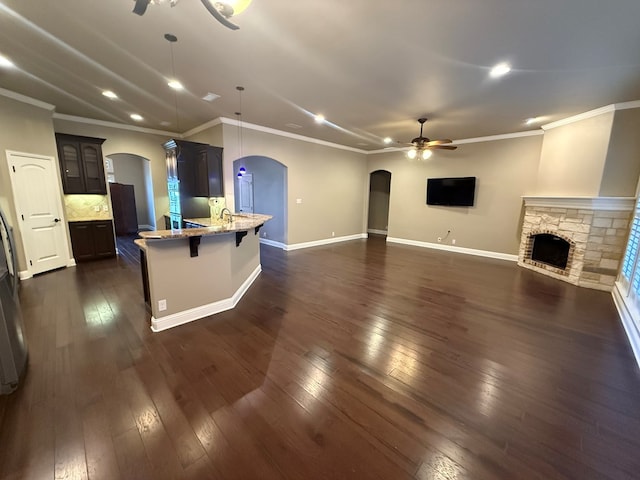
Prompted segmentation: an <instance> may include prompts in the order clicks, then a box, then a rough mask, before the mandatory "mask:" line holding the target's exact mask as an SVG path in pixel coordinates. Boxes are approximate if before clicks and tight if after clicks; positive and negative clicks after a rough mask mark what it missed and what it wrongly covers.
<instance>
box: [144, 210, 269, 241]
mask: <svg viewBox="0 0 640 480" xmlns="http://www.w3.org/2000/svg"><path fill="white" fill-rule="evenodd" d="M231 218H232V220H233V221H232V222H230V223H225V224H222V225H218V224H212V222H211V219H210V218H185V219H183V220H184V221H185V222H189V223H196V224H198V225H203V226H202V228H177V229H172V230H155V231H152V232H140V233H139V235H140V236H141V237H142V238H143V239H144V240H171V239H176V238H190V237H204V236H209V235H222V234H227V233H237V232H246V231H248V230H251V229H252V228H258V227H260V226H261V225H263V224H264V222H266V221H267V220H270V219H271V218H273V217H272V216H271V215H262V214H259V213H243V214H233V215H232V216H231ZM139 246H140V245H139Z"/></svg>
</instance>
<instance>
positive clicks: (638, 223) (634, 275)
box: [619, 199, 640, 312]
mask: <svg viewBox="0 0 640 480" xmlns="http://www.w3.org/2000/svg"><path fill="white" fill-rule="evenodd" d="M639 253H640V199H639V200H638V201H637V202H636V208H635V210H634V212H633V219H632V221H631V230H630V232H629V241H628V242H627V250H626V252H625V254H624V259H623V260H622V269H621V271H620V278H619V285H620V287H621V289H620V290H621V293H622V294H623V295H624V296H626V297H627V302H628V303H629V305H628V306H631V307H634V308H632V309H635V311H636V312H640V258H639V257H640V255H639Z"/></svg>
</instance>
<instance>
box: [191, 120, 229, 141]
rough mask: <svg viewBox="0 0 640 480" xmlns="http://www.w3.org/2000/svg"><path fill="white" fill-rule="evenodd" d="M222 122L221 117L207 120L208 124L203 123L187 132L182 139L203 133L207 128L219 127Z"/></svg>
mask: <svg viewBox="0 0 640 480" xmlns="http://www.w3.org/2000/svg"><path fill="white" fill-rule="evenodd" d="M221 124H222V120H221V117H217V118H214V119H213V120H209V121H208V122H205V123H203V124H202V125H198V126H197V127H193V128H192V129H191V130H187V131H186V132H184V133H183V134H182V136H183V137H184V138H187V137H190V136H191V135H195V134H196V133H200V132H204V131H205V130H206V129H207V128H211V127H215V126H216V125H221Z"/></svg>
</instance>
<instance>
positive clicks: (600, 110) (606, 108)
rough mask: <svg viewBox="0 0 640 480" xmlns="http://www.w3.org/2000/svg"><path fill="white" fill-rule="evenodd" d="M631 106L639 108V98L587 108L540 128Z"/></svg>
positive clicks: (547, 128) (558, 125)
mask: <svg viewBox="0 0 640 480" xmlns="http://www.w3.org/2000/svg"><path fill="white" fill-rule="evenodd" d="M631 108H640V100H634V101H631V102H622V103H612V104H611V105H605V106H604V107H600V108H596V109H594V110H589V111H588V112H584V113H579V114H578V115H573V116H571V117H567V118H563V119H562V120H558V121H557V122H551V123H547V124H545V125H542V126H541V127H540V128H542V130H551V129H554V128H558V127H563V126H565V125H569V124H571V123H575V122H580V121H582V120H586V119H588V118H593V117H597V116H598V115H603V114H605V113H611V112H615V111H617V110H629V109H631Z"/></svg>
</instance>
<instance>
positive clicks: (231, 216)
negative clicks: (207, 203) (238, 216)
mask: <svg viewBox="0 0 640 480" xmlns="http://www.w3.org/2000/svg"><path fill="white" fill-rule="evenodd" d="M225 210H226V211H227V212H228V213H229V223H231V222H233V215H232V214H231V210H229V209H228V208H227V207H224V208H223V209H222V210H220V220H222V219H223V218H224V211H225Z"/></svg>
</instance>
